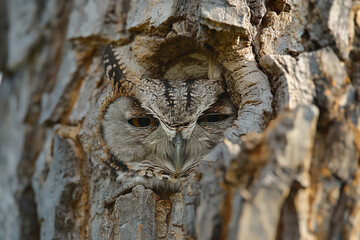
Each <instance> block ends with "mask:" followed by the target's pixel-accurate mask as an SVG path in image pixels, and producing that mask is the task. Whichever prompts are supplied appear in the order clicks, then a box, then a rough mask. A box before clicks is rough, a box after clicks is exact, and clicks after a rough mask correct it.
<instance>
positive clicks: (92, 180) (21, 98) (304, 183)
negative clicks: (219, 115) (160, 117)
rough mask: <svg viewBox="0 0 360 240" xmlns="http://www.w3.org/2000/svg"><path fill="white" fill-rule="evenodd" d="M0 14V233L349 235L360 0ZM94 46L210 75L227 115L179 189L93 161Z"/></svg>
mask: <svg viewBox="0 0 360 240" xmlns="http://www.w3.org/2000/svg"><path fill="white" fill-rule="evenodd" d="M0 25H1V26H2V27H1V32H0V48H1V51H0V69H1V72H2V73H3V79H2V82H1V86H0V112H1V114H0V123H1V124H0V136H1V140H0V141H1V144H0V166H1V167H0V183H1V184H0V192H1V195H0V239H354V240H355V239H360V182H359V181H360V166H359V165H360V2H359V1H355V0H353V1H351V0H327V1H317V0H310V1H308V0H281V1H275V0H266V1H265V0H247V1H245V0H236V1H235V0H232V1H231V0H228V1H222V0H209V1H202V0H197V1H183V0H164V1H155V0H150V1H142V0H132V1H129V0H117V1H115V0H105V1H89V0H75V1H61V0H49V1H35V0H11V1H10V0H8V1H0ZM102 44H113V45H115V46H116V48H117V50H118V51H119V52H120V53H121V59H122V61H123V62H124V63H125V65H126V68H127V71H128V73H129V74H130V75H133V76H137V77H139V78H144V77H152V78H165V77H167V76H170V75H171V74H172V75H171V76H173V77H174V76H175V77H176V76H178V74H180V72H181V71H185V73H183V74H185V75H186V69H192V70H189V71H199V72H200V74H202V73H204V72H205V73H207V74H208V76H209V77H214V76H222V77H223V78H224V81H225V83H226V85H227V88H228V92H229V94H230V97H231V100H232V102H233V103H234V104H235V105H236V106H237V107H238V108H239V113H238V119H237V120H236V121H235V122H234V126H233V128H231V129H228V130H227V131H226V132H225V133H224V139H223V140H222V141H221V142H220V143H219V144H218V145H217V146H216V147H215V148H214V149H213V150H212V151H211V152H210V154H208V155H207V156H206V157H205V158H204V159H203V161H201V162H200V163H199V166H198V167H197V169H196V171H194V172H193V173H192V174H191V176H190V177H189V178H188V180H187V181H186V182H185V183H184V185H183V186H182V188H181V189H180V190H179V191H178V192H175V193H163V192H158V191H155V190H152V189H151V188H149V187H148V186H146V184H145V186H144V185H137V184H136V182H131V181H128V182H125V183H120V182H119V181H117V180H116V178H114V177H113V176H112V175H110V174H109V170H108V167H107V166H106V165H105V164H104V163H103V158H104V149H103V146H102V145H101V144H100V141H99V134H98V131H97V129H98V125H99V114H100V108H101V103H102V101H103V99H104V96H105V92H106V88H107V85H108V83H107V81H106V80H105V78H104V76H103V73H102V71H101V66H99V61H98V48H99V46H100V45H102ZM192 54H193V55H192ZM194 54H197V55H196V56H197V61H195V60H194V57H193V58H192V59H193V60H194V62H191V61H189V56H190V57H191V56H195V55H194ZM199 62H200V63H199ZM181 64H183V65H181ZM184 64H185V65H184ZM181 66H186V67H187V68H186V69H185V67H183V68H181ZM169 69H171V71H170V70H169ZM184 69H185V70H184Z"/></svg>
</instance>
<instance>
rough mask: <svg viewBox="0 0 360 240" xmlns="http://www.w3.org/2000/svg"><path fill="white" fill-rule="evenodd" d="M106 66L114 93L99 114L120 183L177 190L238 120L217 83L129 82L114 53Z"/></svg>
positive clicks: (106, 59)
mask: <svg viewBox="0 0 360 240" xmlns="http://www.w3.org/2000/svg"><path fill="white" fill-rule="evenodd" d="M102 63H103V66H104V70H105V74H106V76H107V78H108V79H109V82H110V84H111V85H112V87H113V91H112V92H111V93H110V94H109V96H108V98H107V99H106V101H105V102H104V104H103V107H102V110H101V121H100V133H101V140H102V142H103V144H104V147H105V148H106V151H107V153H108V159H107V163H108V165H109V166H111V167H112V168H114V169H115V170H116V172H117V174H118V176H119V179H121V180H126V179H133V180H136V181H139V182H144V181H147V182H148V183H149V182H151V184H152V185H153V186H161V187H177V186H178V185H179V184H180V183H181V180H183V179H184V178H185V177H187V176H188V174H189V173H190V172H191V170H192V169H193V168H194V167H195V165H196V164H197V162H198V161H199V160H200V159H201V158H202V157H203V156H204V155H205V154H207V153H208V152H209V151H210V150H211V148H212V147H214V146H215V145H216V144H217V143H218V142H219V140H220V139H221V137H222V135H223V132H224V130H225V129H226V128H228V127H230V126H231V125H232V123H233V121H234V119H235V118H236V109H235V107H234V106H233V105H232V104H231V102H230V100H229V97H228V95H227V93H226V92H225V91H224V89H223V87H222V82H221V80H219V79H215V80H214V79H211V80H210V79H187V80H166V79H147V78H146V79H136V78H133V79H129V78H126V76H125V74H124V72H123V69H122V64H121V63H119V58H118V56H117V54H116V51H115V50H114V49H113V48H112V47H111V46H107V47H105V48H104V50H103V55H102Z"/></svg>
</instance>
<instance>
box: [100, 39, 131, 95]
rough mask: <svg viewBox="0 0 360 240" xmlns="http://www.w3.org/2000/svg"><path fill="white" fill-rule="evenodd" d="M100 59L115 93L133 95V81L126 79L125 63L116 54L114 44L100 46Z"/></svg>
mask: <svg viewBox="0 0 360 240" xmlns="http://www.w3.org/2000/svg"><path fill="white" fill-rule="evenodd" d="M99 53H100V60H101V64H102V65H103V69H104V73H105V76H106V77H107V79H108V80H109V82H110V84H111V86H112V87H113V91H114V94H115V95H118V96H132V93H131V92H132V88H133V83H132V81H131V80H130V79H126V76H125V74H124V71H123V70H124V65H123V64H122V63H121V62H120V58H119V57H118V55H117V54H116V50H115V49H114V47H113V46H112V45H102V46H100V47H99Z"/></svg>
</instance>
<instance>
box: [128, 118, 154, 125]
mask: <svg viewBox="0 0 360 240" xmlns="http://www.w3.org/2000/svg"><path fill="white" fill-rule="evenodd" d="M128 122H129V123H130V124H131V125H133V126H134V127H149V126H152V125H154V124H156V123H157V121H156V119H154V118H149V117H137V118H132V119H130V120H129V121H128Z"/></svg>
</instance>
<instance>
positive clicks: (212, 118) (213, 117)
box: [198, 113, 229, 123]
mask: <svg viewBox="0 0 360 240" xmlns="http://www.w3.org/2000/svg"><path fill="white" fill-rule="evenodd" d="M228 117H229V115H226V114H218V113H212V114H207V115H204V116H202V117H200V118H199V120H198V122H205V123H213V122H220V121H222V120H225V119H226V118H228Z"/></svg>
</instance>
